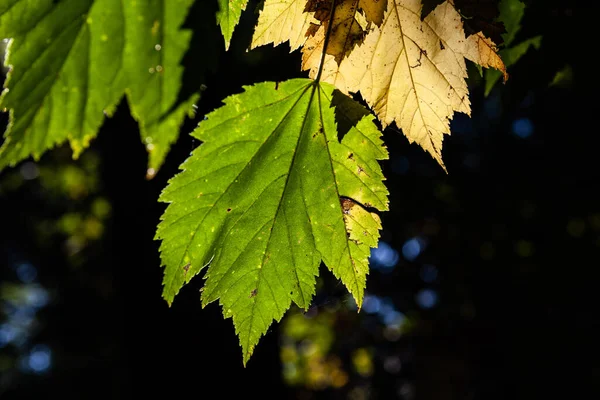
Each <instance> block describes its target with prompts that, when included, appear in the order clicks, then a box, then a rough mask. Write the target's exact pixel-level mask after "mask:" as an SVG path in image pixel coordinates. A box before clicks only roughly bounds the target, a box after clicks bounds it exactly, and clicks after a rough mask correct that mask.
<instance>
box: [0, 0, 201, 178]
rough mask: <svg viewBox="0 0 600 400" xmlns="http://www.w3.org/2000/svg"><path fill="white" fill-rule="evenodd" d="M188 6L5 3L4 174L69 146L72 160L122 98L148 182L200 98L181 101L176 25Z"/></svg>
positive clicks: (182, 45) (184, 42) (0, 9)
mask: <svg viewBox="0 0 600 400" xmlns="http://www.w3.org/2000/svg"><path fill="white" fill-rule="evenodd" d="M192 3H193V0H173V1H170V2H169V6H168V7H167V6H165V4H166V3H165V2H164V1H159V0H139V1H135V2H134V1H126V2H122V1H119V0H62V1H58V2H57V1H53V0H6V1H2V2H1V3H0V38H10V39H11V41H10V45H9V48H8V51H7V53H8V54H7V57H6V60H5V64H6V65H8V66H10V72H9V73H8V76H7V79H6V82H5V89H4V91H3V93H2V96H1V97H0V108H3V109H6V110H8V111H9V112H10V123H9V127H8V129H7V131H6V133H5V141H4V143H3V145H2V148H1V149H0V169H1V168H3V167H5V166H7V165H14V164H16V163H17V162H19V161H21V160H23V159H25V158H27V157H29V156H33V157H34V158H35V159H38V158H39V157H40V156H41V155H42V153H43V152H45V151H46V150H47V149H49V148H52V147H54V146H55V145H58V144H61V143H63V142H65V141H67V140H68V141H69V143H70V144H71V147H72V149H73V154H74V157H77V156H78V155H79V154H80V153H81V151H83V149H84V148H85V147H87V146H88V145H89V142H90V140H91V139H93V138H94V137H95V135H96V133H97V131H98V129H99V128H100V126H101V125H102V122H103V120H104V117H105V115H111V114H112V112H113V111H114V108H115V107H116V105H117V103H118V102H119V100H120V99H121V98H122V96H123V94H124V93H125V92H126V91H127V92H128V93H129V102H130V107H131V109H132V112H133V114H134V117H135V118H136V119H137V120H138V122H139V124H140V130H141V132H142V139H143V140H144V142H145V144H146V145H147V149H148V150H149V153H150V159H149V175H150V176H151V175H153V173H154V172H155V171H156V169H158V167H159V166H160V165H161V164H162V161H163V159H164V157H165V154H166V152H167V151H168V149H169V146H170V144H171V143H172V142H173V141H174V140H175V139H176V138H177V136H178V133H179V125H180V124H181V122H182V120H183V118H184V116H185V114H186V113H188V112H189V111H190V109H191V105H192V103H193V102H194V101H195V100H197V95H190V96H188V97H187V98H183V99H179V98H178V96H179V92H180V88H181V75H182V67H181V65H180V63H181V59H182V57H183V54H184V52H185V51H186V49H187V46H188V44H189V40H190V34H189V33H188V32H186V31H182V30H181V29H180V27H181V25H182V23H183V22H184V19H185V17H186V15H187V12H188V9H189V7H190V6H191V4H192Z"/></svg>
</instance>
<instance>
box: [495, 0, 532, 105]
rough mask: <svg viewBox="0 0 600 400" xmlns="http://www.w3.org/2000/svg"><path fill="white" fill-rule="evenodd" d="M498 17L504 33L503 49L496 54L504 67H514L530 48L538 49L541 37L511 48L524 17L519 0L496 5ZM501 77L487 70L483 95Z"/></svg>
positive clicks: (507, 0)
mask: <svg viewBox="0 0 600 400" xmlns="http://www.w3.org/2000/svg"><path fill="white" fill-rule="evenodd" d="M498 8H499V10H500V16H499V17H498V19H499V20H500V21H502V22H503V23H504V26H505V28H506V33H504V34H503V35H502V38H503V39H504V46H505V47H504V48H503V49H502V50H500V51H499V52H498V54H500V57H502V61H504V65H506V67H507V68H509V67H510V66H512V65H514V64H515V63H516V62H517V61H519V59H520V58H521V57H523V56H524V55H525V53H526V52H527V50H529V48H530V47H534V48H536V49H539V47H540V45H541V43H542V37H541V36H535V37H532V38H529V39H526V40H524V41H522V42H520V43H519V44H517V45H514V46H511V45H512V43H513V41H514V40H515V37H516V36H517V33H518V32H519V30H520V29H521V19H522V18H523V15H525V4H523V3H522V2H521V0H502V1H501V2H500V4H499V5H498ZM501 77H502V74H500V72H498V71H496V70H492V69H487V70H486V71H485V95H486V96H487V95H488V94H490V92H491V91H492V88H493V87H494V85H495V84H496V82H498V80H499V79H500V78H501Z"/></svg>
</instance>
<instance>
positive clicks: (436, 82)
mask: <svg viewBox="0 0 600 400" xmlns="http://www.w3.org/2000/svg"><path fill="white" fill-rule="evenodd" d="M420 15H421V3H420V1H419V0H388V3H387V11H386V13H385V16H384V20H383V23H382V24H381V26H380V27H378V26H375V27H374V28H373V30H372V31H371V32H370V33H369V34H368V35H367V36H366V38H365V40H364V42H363V43H362V44H361V45H358V46H357V47H356V48H355V49H354V50H353V51H352V53H351V54H350V55H349V56H347V57H346V58H345V59H344V60H343V61H342V62H341V63H340V64H339V65H338V63H337V62H336V61H335V59H334V57H332V56H327V57H326V59H325V64H324V66H323V72H322V76H321V79H322V80H323V81H325V82H330V83H333V84H334V85H335V86H336V87H337V88H338V89H340V90H341V91H342V92H344V93H351V92H360V93H361V95H362V96H363V98H364V99H365V100H366V101H367V103H368V104H369V105H370V106H371V107H372V108H373V110H374V111H375V113H376V114H377V116H378V117H379V120H380V121H381V123H382V125H383V126H384V127H385V126H387V125H389V124H391V123H392V122H395V123H396V125H397V126H398V127H399V128H401V129H402V131H403V133H404V134H405V135H406V137H407V138H408V140H409V141H410V142H416V143H418V144H419V145H420V146H421V147H423V149H425V150H426V151H428V152H429V153H430V154H431V155H432V156H433V158H434V159H436V160H437V161H438V162H439V163H440V165H441V166H442V167H444V164H443V162H442V140H443V135H444V134H449V133H450V127H449V125H450V119H451V118H452V116H453V114H454V112H455V111H460V112H463V113H466V114H470V111H471V110H470V102H469V98H468V87H467V84H466V81H465V78H466V77H467V70H466V63H465V58H466V59H469V60H471V61H473V62H475V63H477V64H479V65H481V66H483V67H488V68H489V67H493V68H496V69H499V70H501V71H502V72H503V73H504V74H505V78H506V77H507V75H506V71H505V67H504V64H503V63H502V60H501V59H500V57H499V56H498V54H497V52H496V51H497V49H496V46H495V45H494V43H493V42H492V41H491V40H489V39H487V38H486V37H484V36H483V35H482V34H480V33H478V34H475V35H471V36H468V37H467V38H465V34H464V31H463V29H462V22H461V18H460V15H459V14H458V12H457V11H456V9H455V8H454V6H453V5H452V3H450V2H448V1H446V2H444V3H443V4H441V5H439V6H438V7H436V9H435V10H434V11H432V12H431V13H430V14H429V15H428V16H427V17H426V18H425V19H424V20H421V18H420ZM304 67H305V68H307V69H308V68H310V76H311V77H315V76H316V75H317V72H318V69H319V64H316V63H315V64H311V65H304ZM444 168H445V167H444Z"/></svg>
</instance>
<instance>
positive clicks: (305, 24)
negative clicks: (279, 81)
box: [250, 0, 319, 51]
mask: <svg viewBox="0 0 600 400" xmlns="http://www.w3.org/2000/svg"><path fill="white" fill-rule="evenodd" d="M305 7H306V0H265V3H264V6H263V9H262V11H261V12H260V15H259V17H258V24H257V26H256V29H255V30H254V35H253V36H252V43H251V45H250V48H251V49H254V48H255V47H258V46H263V45H265V44H269V43H273V45H274V46H277V45H278V44H281V43H283V42H286V41H289V42H290V51H294V50H296V49H297V48H299V47H300V46H302V45H303V44H304V42H305V41H306V32H307V31H308V29H309V27H310V26H311V23H312V24H314V25H318V23H319V21H318V20H316V19H315V18H314V16H313V15H314V13H311V12H304V9H305Z"/></svg>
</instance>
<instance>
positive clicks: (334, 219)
mask: <svg viewBox="0 0 600 400" xmlns="http://www.w3.org/2000/svg"><path fill="white" fill-rule="evenodd" d="M333 92H334V88H333V87H332V86H331V85H327V84H318V83H315V82H313V81H312V80H308V79H295V80H290V81H286V82H283V83H280V84H276V83H273V82H266V83H261V84H257V85H255V86H252V87H246V91H245V92H244V93H241V94H238V95H234V96H231V97H229V98H227V99H226V100H225V105H224V106H223V107H221V108H219V109H217V110H216V111H214V112H212V113H211V114H209V115H208V119H207V120H206V121H203V122H201V123H200V125H199V127H198V129H197V130H196V131H195V132H194V133H193V135H194V136H195V137H196V138H198V139H199V140H201V141H202V142H203V144H202V145H201V146H200V147H199V148H198V149H196V150H195V151H194V152H193V154H192V155H191V156H190V158H189V159H188V160H186V162H185V163H184V164H183V165H182V167H181V168H182V172H181V173H179V174H178V175H176V176H175V177H174V178H173V179H171V180H170V182H169V185H168V186H167V187H166V188H165V190H164V191H163V193H162V194H161V197H160V200H161V201H163V202H167V203H170V204H169V206H168V207H167V210H166V211H165V213H164V215H163V217H162V221H161V223H160V224H159V227H158V231H157V234H156V237H157V239H161V240H162V243H161V247H160V249H161V258H162V262H163V265H164V266H165V277H164V293H163V294H164V297H165V298H166V300H167V301H168V302H169V303H171V302H172V301H173V299H174V296H175V295H176V294H177V292H178V291H179V290H180V288H181V287H182V286H183V285H184V284H185V283H187V282H189V280H190V279H191V278H192V277H193V276H194V275H197V274H198V273H200V271H201V270H202V269H203V268H205V267H208V268H207V271H206V273H205V275H204V278H205V279H206V282H205V286H204V289H203V293H202V303H203V305H207V304H209V303H211V302H213V301H215V300H219V303H220V304H221V305H222V307H223V313H224V315H225V316H226V317H232V318H233V323H234V325H235V329H236V333H237V334H238V336H239V339H240V344H241V346H242V349H243V359H244V363H246V362H247V360H248V359H249V357H250V355H251V354H252V352H253V349H254V347H255V346H256V344H257V343H258V340H259V338H260V337H261V336H262V335H263V334H265V333H266V331H267V329H268V328H269V326H270V325H271V323H272V321H273V320H275V321H279V320H280V319H281V317H282V316H283V315H284V313H285V312H286V310H287V309H288V308H289V307H290V305H291V303H292V302H294V303H296V304H297V305H298V306H300V307H302V308H305V309H306V308H308V306H309V304H310V301H311V299H312V296H313V295H314V292H315V276H316V275H317V274H318V268H319V264H320V262H321V261H323V262H324V263H325V265H326V266H327V268H328V269H329V270H331V271H332V272H333V274H334V275H335V276H336V277H337V278H339V279H340V280H341V281H342V282H343V283H344V285H345V286H346V287H347V288H348V290H349V291H350V293H351V294H352V295H353V296H354V298H355V300H356V302H357V304H358V305H359V307H360V305H361V303H362V298H363V293H364V288H365V280H366V275H367V273H368V257H369V254H370V248H371V247H374V246H376V245H377V239H378V236H379V229H380V228H381V224H380V220H379V217H378V215H377V214H375V213H373V212H372V211H371V209H377V210H387V190H386V188H385V186H384V185H383V179H384V178H383V175H382V172H381V169H380V167H379V164H378V162H377V160H380V159H384V158H387V151H386V150H385V148H384V147H383V144H382V141H381V139H380V132H379V130H378V129H377V128H376V127H375V125H374V124H373V123H372V117H371V116H370V115H365V114H366V113H365V111H364V109H363V108H362V107H358V108H357V106H353V105H349V104H348V102H352V100H350V99H348V98H345V97H344V96H343V95H341V94H338V95H336V96H334V93H333ZM340 96H342V97H341V98H340ZM332 103H333V104H334V105H335V108H333V107H332ZM336 120H337V121H339V122H336ZM338 125H339V126H340V129H343V130H342V132H345V135H344V137H343V139H342V141H341V142H340V141H339V140H338V129H337V126H338Z"/></svg>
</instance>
